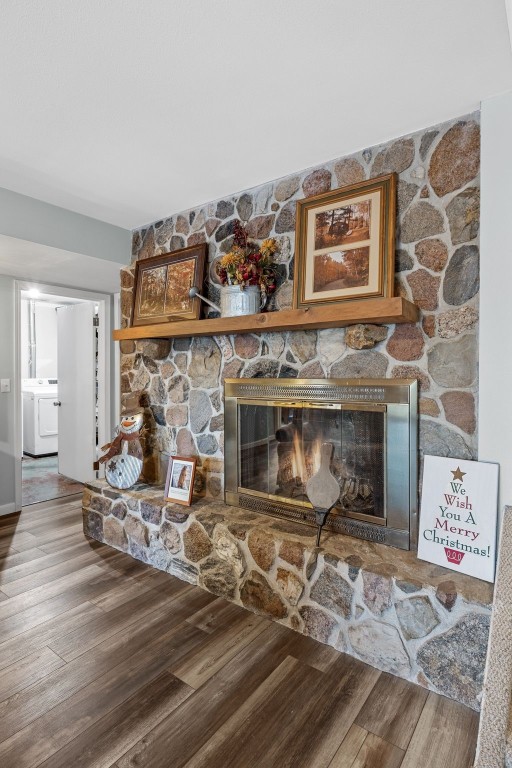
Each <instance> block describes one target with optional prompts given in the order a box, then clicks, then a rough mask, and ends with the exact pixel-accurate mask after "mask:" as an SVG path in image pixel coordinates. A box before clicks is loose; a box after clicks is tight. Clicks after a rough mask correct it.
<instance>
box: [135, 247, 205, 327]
mask: <svg viewBox="0 0 512 768" xmlns="http://www.w3.org/2000/svg"><path fill="white" fill-rule="evenodd" d="M207 247H208V246H207V245H206V243H201V245H193V246H191V247H190V248H182V249H181V250H179V251H172V253H164V254H162V255H161V256H154V257H153V258H151V259H144V260H143V261H138V262H137V263H136V265H135V290H134V297H133V312H132V326H136V325H152V324H154V323H168V322H172V321H173V320H198V319H199V317H200V313H201V301H200V299H197V298H196V299H191V298H190V296H189V295H188V292H189V291H190V289H191V288H192V287H193V286H195V287H197V288H198V289H199V290H201V288H202V285H203V280H204V269H205V263H206V251H207Z"/></svg>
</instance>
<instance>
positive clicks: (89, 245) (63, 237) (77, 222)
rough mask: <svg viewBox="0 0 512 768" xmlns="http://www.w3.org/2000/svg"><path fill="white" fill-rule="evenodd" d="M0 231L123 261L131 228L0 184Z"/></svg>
mask: <svg viewBox="0 0 512 768" xmlns="http://www.w3.org/2000/svg"><path fill="white" fill-rule="evenodd" d="M0 233H1V234H2V235H8V236H9V237H17V238H19V239H20V240H29V241H30V242H33V243H41V244H42V245H49V246H51V247H53V248H60V249H62V250H65V251H72V252H74V253H83V254H87V255H88V256H94V257H96V258H97V259H108V260H109V261H116V262H119V264H127V263H128V262H129V260H130V253H131V232H130V231H129V230H127V229H122V228H121V227H115V226H113V225H112V224H107V223H106V222H104V221H99V220H98V219H92V218H91V217H89V216H82V214H80V213H74V212H73V211H68V210H66V209H65V208H59V207H58V206H56V205H49V204H48V203H43V202H42V201H41V200H36V199H35V198H33V197H27V196H26V195H19V194H18V193H17V192H11V191H10V190H8V189H2V188H1V187H0Z"/></svg>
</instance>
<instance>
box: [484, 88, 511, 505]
mask: <svg viewBox="0 0 512 768" xmlns="http://www.w3.org/2000/svg"><path fill="white" fill-rule="evenodd" d="M511 136H512V91H508V92H507V93H503V94H500V95H499V96H495V97H493V98H492V99H488V100H486V101H484V102H482V198H481V233H480V243H481V265H480V281H481V282H480V391H479V401H480V402H479V416H478V458H479V460H480V461H496V462H498V463H499V464H500V499H499V506H498V508H499V509H500V510H502V509H503V506H504V505H506V504H512V449H511V445H512V386H511V384H512V341H511V334H512V152H511V146H510V139H511Z"/></svg>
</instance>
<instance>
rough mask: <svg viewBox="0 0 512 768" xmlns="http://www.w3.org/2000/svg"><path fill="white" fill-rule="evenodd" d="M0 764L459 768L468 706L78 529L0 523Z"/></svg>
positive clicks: (57, 519)
mask: <svg viewBox="0 0 512 768" xmlns="http://www.w3.org/2000/svg"><path fill="white" fill-rule="evenodd" d="M0 670H1V674H0V766H2V768H29V766H45V768H80V767H82V768H86V767H87V768H92V767H93V766H94V768H109V766H116V768H129V767H131V768H135V766H137V767H138V768H140V766H144V767H146V768H150V767H152V768H157V767H158V768H178V767H179V766H187V768H191V767H192V766H193V767H194V768H198V767H199V766H205V767H206V766H207V767H208V768H228V766H233V768H246V767H247V768H248V767H249V766H258V768H273V767H275V768H284V767H285V766H293V768H302V767H304V768H321V767H322V768H324V767H325V768H328V767H329V768H398V766H402V768H427V767H428V768H468V767H469V766H471V764H472V757H473V754H474V748H475V741H476V730H477V724H478V718H477V715H476V714H475V713H474V712H472V711H471V710H468V709H466V708H465V707H463V706H461V705H459V704H456V703H454V702H452V701H450V700H448V699H445V698H442V697H439V696H436V695H434V694H432V693H427V692H426V691H425V690H423V689H422V688H420V687H417V686H414V685H412V684H410V683H406V682H405V681H403V680H400V679H399V678H396V677H393V676H391V675H388V674H384V673H380V672H378V671H377V670H375V669H373V668H372V667H369V666H367V665H365V664H362V663H360V662H358V661H356V660H354V659H352V658H350V657H349V656H345V655H343V654H339V653H337V652H336V651H334V650H333V649H331V648H328V647H327V646H324V645H321V644H319V643H316V642H315V641H313V640H311V639H309V638H305V637H302V636H301V635H299V634H297V633H295V632H292V631H290V630H287V629H285V628H284V627H281V626H279V625H277V624H273V623H271V622H269V621H267V620H266V619H263V618H261V617H258V616H255V615H253V614H252V613H248V612H247V611H244V610H243V609H241V608H239V607H237V606H234V605H231V604H230V603H228V602H226V601H225V600H222V599H219V598H215V597H214V596H213V595H210V594H208V593H207V592H204V591H202V590H201V589H199V588H198V587H192V586H190V585H188V584H186V583H184V582H181V581H178V580H177V579H176V578H174V577H172V576H169V575H168V574H165V573H160V572H158V571H155V570H153V569H151V568H149V567H147V566H145V565H143V564H141V563H138V562H136V561H135V560H133V559H132V558H131V557H129V556H128V555H124V554H122V553H118V552H116V551H115V550H112V549H110V548H109V547H106V546H104V545H100V544H98V543H97V542H93V541H89V540H87V539H86V538H85V537H84V535H83V533H82V526H81V513H80V502H79V500H73V501H72V502H69V501H66V502H65V503H60V504H57V503H55V504H54V505H53V506H52V505H51V504H49V503H47V504H45V505H37V506H30V507H28V508H25V509H24V510H23V512H22V513H21V516H19V518H17V517H8V518H0Z"/></svg>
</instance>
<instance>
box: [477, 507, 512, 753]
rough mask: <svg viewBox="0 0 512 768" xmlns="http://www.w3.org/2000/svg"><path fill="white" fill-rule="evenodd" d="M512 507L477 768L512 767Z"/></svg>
mask: <svg viewBox="0 0 512 768" xmlns="http://www.w3.org/2000/svg"><path fill="white" fill-rule="evenodd" d="M511 697H512V507H505V512H504V514H503V521H502V527H501V536H500V546H499V553H498V567H497V573H496V584H495V589H494V603H493V609H492V619H491V631H490V636H489V648H488V651H487V664H486V667H485V682H484V691H483V699H482V709H481V715H480V729H479V733H478V746H477V752H476V761H475V768H503V766H504V765H505V766H506V768H512V713H511Z"/></svg>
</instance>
